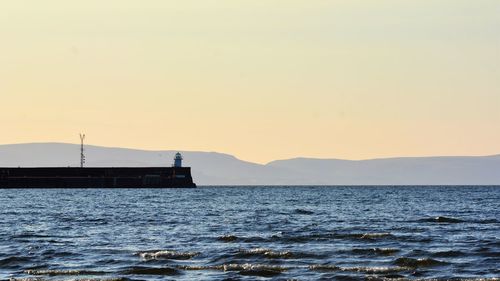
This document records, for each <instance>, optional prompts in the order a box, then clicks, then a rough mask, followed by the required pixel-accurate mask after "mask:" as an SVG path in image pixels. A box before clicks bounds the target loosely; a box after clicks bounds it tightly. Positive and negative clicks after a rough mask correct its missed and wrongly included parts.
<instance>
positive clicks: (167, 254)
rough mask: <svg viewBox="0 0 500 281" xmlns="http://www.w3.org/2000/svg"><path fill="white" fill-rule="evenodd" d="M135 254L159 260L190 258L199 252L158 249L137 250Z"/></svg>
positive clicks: (146, 258)
mask: <svg viewBox="0 0 500 281" xmlns="http://www.w3.org/2000/svg"><path fill="white" fill-rule="evenodd" d="M136 254H137V255H139V256H140V257H141V258H143V259H145V260H160V259H166V260H188V259H191V258H193V257H195V256H198V255H199V254H200V253H199V252H177V251H170V250H159V251H144V252H137V253H136Z"/></svg>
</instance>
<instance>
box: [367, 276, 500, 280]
mask: <svg viewBox="0 0 500 281" xmlns="http://www.w3.org/2000/svg"><path fill="white" fill-rule="evenodd" d="M365 280H367V281H500V278H498V277H489V278H488V277H487V278H482V277H477V278H474V277H452V278H429V279H410V278H405V277H399V278H393V277H388V276H384V277H379V276H366V277H365Z"/></svg>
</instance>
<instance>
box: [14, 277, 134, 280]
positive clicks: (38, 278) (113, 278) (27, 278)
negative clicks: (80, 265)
mask: <svg viewBox="0 0 500 281" xmlns="http://www.w3.org/2000/svg"><path fill="white" fill-rule="evenodd" d="M52 280H53V279H44V278H40V277H24V278H10V279H9V281H52ZM71 280H72V281H139V280H134V279H130V278H126V277H110V278H78V279H71Z"/></svg>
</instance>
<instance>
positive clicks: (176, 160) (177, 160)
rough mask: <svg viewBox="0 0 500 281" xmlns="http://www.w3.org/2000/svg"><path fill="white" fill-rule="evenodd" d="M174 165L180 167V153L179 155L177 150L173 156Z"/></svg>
mask: <svg viewBox="0 0 500 281" xmlns="http://www.w3.org/2000/svg"><path fill="white" fill-rule="evenodd" d="M174 167H175V168H180V167H182V155H181V154H180V153H179V152H177V153H176V154H175V158H174Z"/></svg>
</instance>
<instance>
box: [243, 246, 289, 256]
mask: <svg viewBox="0 0 500 281" xmlns="http://www.w3.org/2000/svg"><path fill="white" fill-rule="evenodd" d="M238 255H239V256H241V257H251V256H263V257H266V258H271V259H273V258H293V257H294V254H293V253H292V252H290V251H281V252H280V251H273V250H270V249H266V248H255V249H250V250H244V249H240V250H239V251H238Z"/></svg>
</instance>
